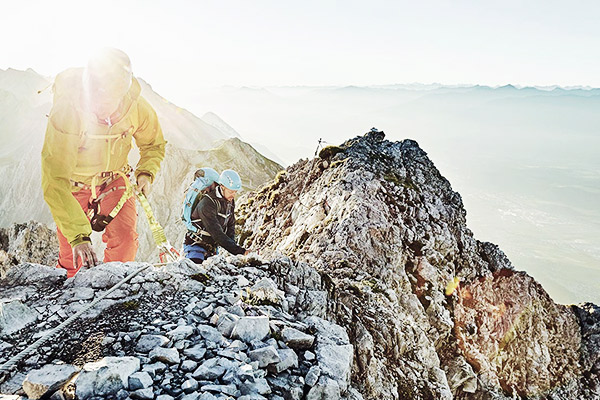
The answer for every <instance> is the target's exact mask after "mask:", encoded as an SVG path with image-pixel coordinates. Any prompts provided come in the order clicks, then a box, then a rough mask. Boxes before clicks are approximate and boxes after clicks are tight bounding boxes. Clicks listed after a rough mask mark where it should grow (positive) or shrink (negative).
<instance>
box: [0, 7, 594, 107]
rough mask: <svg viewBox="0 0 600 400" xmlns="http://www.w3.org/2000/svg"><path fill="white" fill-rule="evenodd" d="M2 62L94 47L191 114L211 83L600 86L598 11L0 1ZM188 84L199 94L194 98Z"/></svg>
mask: <svg viewBox="0 0 600 400" xmlns="http://www.w3.org/2000/svg"><path fill="white" fill-rule="evenodd" d="M0 14H1V15H2V17H0V34H1V35H2V38H3V40H2V42H1V43H0V54H2V57H1V59H0V68H2V69H7V68H14V69H20V70H26V69H28V68H32V69H33V70H34V71H36V72H38V73H39V74H42V75H45V76H54V75H56V74H57V73H58V72H60V71H62V70H64V69H66V68H69V67H76V66H83V65H84V64H85V62H86V60H87V57H88V55H89V54H90V53H91V52H92V51H93V50H95V49H97V48H99V47H106V46H110V47H117V48H119V49H122V50H123V51H125V52H127V53H128V54H129V56H130V58H131V60H132V65H133V70H134V74H135V75H136V76H140V77H142V78H143V79H144V80H146V81H147V82H148V83H150V84H151V85H152V86H153V88H154V89H155V90H156V91H157V92H158V93H160V94H161V95H162V96H164V97H165V98H166V99H168V100H170V101H171V102H173V103H175V104H179V105H181V106H182V107H185V108H188V107H189V105H188V104H187V103H186V100H184V99H186V98H188V97H189V94H190V91H192V92H193V91H195V90H199V89H202V88H207V87H209V88H210V87H220V86H234V87H271V86H377V85H388V84H390V85H391V84H398V83H412V82H423V83H426V84H427V83H429V82H440V83H442V84H443V85H448V86H452V85H484V86H490V87H496V86H504V85H507V84H512V85H514V86H527V87H534V86H538V87H547V86H555V85H556V86H560V87H573V86H575V87H578V86H582V87H600V74H598V73H597V66H598V65H600V55H598V54H597V52H595V51H594V49H596V48H598V38H600V24H597V20H598V16H600V3H597V2H593V1H581V2H578V3H575V4H573V3H569V4H566V3H563V2H559V1H541V0H536V1H531V2H527V4H522V2H519V1H502V2H486V3H485V4H482V3H480V2H477V1H474V0H467V1H461V2H450V1H444V0H436V1H433V2H430V3H428V4H415V3H414V2H406V1H381V0H380V1H370V2H366V1H347V2H344V3H343V4H340V3H339V2H335V1H306V2H302V3H301V4H300V3H298V4H296V3H292V4H290V3H281V2H277V1H274V0H258V1H255V2H251V3H249V2H244V1H241V0H236V1H231V2H228V3H227V4H223V3H217V2H210V1H200V2H189V1H185V0H175V1H173V2H170V3H169V4H168V5H167V4H166V3H164V2H161V1H158V0H156V1H144V2H141V1H129V2H117V1H113V0H111V1H106V2H103V3H102V5H101V7H99V6H98V5H97V4H95V3H88V2H78V1H72V0H58V1H55V2H52V3H50V2H37V1H33V2H31V1H29V2H11V3H8V2H4V3H3V4H2V5H1V6H0ZM190 88H192V90H190Z"/></svg>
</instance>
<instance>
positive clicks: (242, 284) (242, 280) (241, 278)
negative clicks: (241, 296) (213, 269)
mask: <svg viewBox="0 0 600 400" xmlns="http://www.w3.org/2000/svg"><path fill="white" fill-rule="evenodd" d="M249 284H250V281H249V280H248V279H246V277H245V276H244V275H238V276H237V285H238V287H241V288H243V287H246V286H248V285H249Z"/></svg>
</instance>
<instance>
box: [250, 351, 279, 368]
mask: <svg viewBox="0 0 600 400" xmlns="http://www.w3.org/2000/svg"><path fill="white" fill-rule="evenodd" d="M248 355H249V356H250V359H251V360H252V361H258V366H259V367H260V368H264V367H266V366H267V365H269V364H275V363H278V362H280V361H281V359H280V358H279V353H278V352H277V349H276V348H275V347H273V346H267V347H261V348H259V349H256V350H252V351H250V353H248Z"/></svg>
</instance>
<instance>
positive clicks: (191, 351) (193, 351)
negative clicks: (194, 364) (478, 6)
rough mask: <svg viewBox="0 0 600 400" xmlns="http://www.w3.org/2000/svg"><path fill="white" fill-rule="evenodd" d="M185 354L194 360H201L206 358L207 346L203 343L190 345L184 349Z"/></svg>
mask: <svg viewBox="0 0 600 400" xmlns="http://www.w3.org/2000/svg"><path fill="white" fill-rule="evenodd" d="M183 354H184V355H185V356H186V357H189V358H191V359H192V360H194V361H200V360H202V359H203V358H204V355H205V354H206V347H204V346H202V345H196V346H194V347H189V348H187V349H184V350H183Z"/></svg>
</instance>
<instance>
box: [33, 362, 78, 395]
mask: <svg viewBox="0 0 600 400" xmlns="http://www.w3.org/2000/svg"><path fill="white" fill-rule="evenodd" d="M78 371H79V368H76V367H74V366H73V365H70V364H63V365H54V364H47V365H44V366H43V367H42V368H40V369H36V370H33V371H30V372H29V373H28V374H27V378H25V381H23V390H24V391H25V393H26V394H27V397H28V398H30V399H39V398H40V397H42V396H43V395H44V394H46V393H47V392H53V391H55V390H57V389H59V388H60V387H61V386H62V385H64V384H65V383H66V382H67V381H68V380H69V379H71V378H72V377H73V376H74V375H75V374H76V373H77V372H78Z"/></svg>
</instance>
